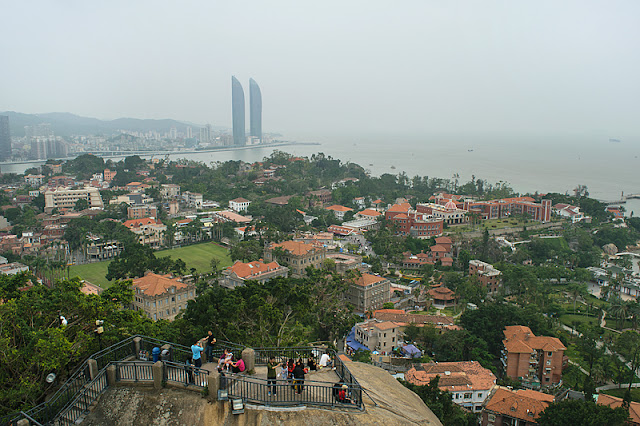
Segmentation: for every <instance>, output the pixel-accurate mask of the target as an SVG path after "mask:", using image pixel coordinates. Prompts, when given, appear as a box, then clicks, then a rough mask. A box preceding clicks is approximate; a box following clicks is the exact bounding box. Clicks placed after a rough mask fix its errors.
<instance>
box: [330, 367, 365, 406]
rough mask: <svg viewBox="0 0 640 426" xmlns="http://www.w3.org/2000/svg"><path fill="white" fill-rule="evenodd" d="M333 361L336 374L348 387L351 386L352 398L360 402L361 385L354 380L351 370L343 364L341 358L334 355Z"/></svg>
mask: <svg viewBox="0 0 640 426" xmlns="http://www.w3.org/2000/svg"><path fill="white" fill-rule="evenodd" d="M334 362H335V366H336V374H337V375H338V376H340V379H341V381H342V383H344V384H346V385H348V386H349V387H350V390H351V388H353V390H352V393H353V394H354V395H353V398H354V399H355V400H357V401H360V403H362V386H360V383H358V380H356V378H355V377H354V376H353V375H352V374H351V372H350V371H349V369H348V368H347V367H346V365H344V363H343V362H342V359H340V357H339V356H337V355H335V356H334Z"/></svg>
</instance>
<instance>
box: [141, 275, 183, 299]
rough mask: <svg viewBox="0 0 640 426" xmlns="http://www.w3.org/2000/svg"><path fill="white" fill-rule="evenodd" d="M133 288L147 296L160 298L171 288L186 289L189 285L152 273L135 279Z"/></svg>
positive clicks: (168, 276) (167, 276) (169, 276)
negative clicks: (159, 296)
mask: <svg viewBox="0 0 640 426" xmlns="http://www.w3.org/2000/svg"><path fill="white" fill-rule="evenodd" d="M133 287H135V288H139V289H140V290H141V291H142V292H143V293H144V294H145V295H147V296H158V295H160V294H164V293H167V292H168V291H169V289H170V288H171V287H175V288H176V289H184V288H187V287H189V285H188V284H186V283H183V282H182V281H180V280H179V279H178V278H173V277H172V276H171V275H158V274H154V273H153V272H150V273H148V274H146V275H145V276H144V277H140V278H136V279H134V280H133Z"/></svg>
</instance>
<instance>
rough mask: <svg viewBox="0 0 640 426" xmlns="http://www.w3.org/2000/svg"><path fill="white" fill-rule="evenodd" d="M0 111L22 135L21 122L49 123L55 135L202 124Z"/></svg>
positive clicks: (180, 128)
mask: <svg viewBox="0 0 640 426" xmlns="http://www.w3.org/2000/svg"><path fill="white" fill-rule="evenodd" d="M0 115H7V116H9V126H10V128H11V134H12V135H13V136H17V137H20V136H24V126H34V125H36V124H41V123H49V124H50V125H51V129H52V130H53V132H54V133H55V134H56V136H71V135H89V134H94V135H97V134H104V135H111V134H113V133H114V132H116V131H117V130H130V131H138V132H147V131H156V132H160V133H165V132H168V131H169V129H170V128H172V127H175V128H176V129H178V132H183V133H184V132H186V128H187V127H188V126H191V127H192V128H193V134H194V135H196V134H197V133H198V132H199V129H200V127H202V125H199V124H191V123H185V122H182V121H177V120H171V119H164V120H151V119H138V118H118V119H116V120H99V119H97V118H90V117H81V116H79V115H75V114H71V113H68V112H49V113H44V114H23V113H20V112H15V111H5V112H0ZM212 128H213V129H214V130H222V129H225V128H224V127H220V126H212Z"/></svg>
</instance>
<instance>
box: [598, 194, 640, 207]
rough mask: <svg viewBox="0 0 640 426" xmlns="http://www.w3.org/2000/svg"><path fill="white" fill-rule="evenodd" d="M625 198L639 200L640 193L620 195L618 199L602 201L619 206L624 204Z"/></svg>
mask: <svg viewBox="0 0 640 426" xmlns="http://www.w3.org/2000/svg"><path fill="white" fill-rule="evenodd" d="M627 200H640V194H628V195H622V196H621V197H620V199H619V200H615V201H602V202H603V203H604V204H606V205H608V206H619V205H622V204H625V203H626V202H627Z"/></svg>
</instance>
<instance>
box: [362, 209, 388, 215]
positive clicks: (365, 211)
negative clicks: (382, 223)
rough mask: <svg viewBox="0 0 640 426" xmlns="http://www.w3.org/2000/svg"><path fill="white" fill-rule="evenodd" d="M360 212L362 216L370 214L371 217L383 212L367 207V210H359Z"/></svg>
mask: <svg viewBox="0 0 640 426" xmlns="http://www.w3.org/2000/svg"><path fill="white" fill-rule="evenodd" d="M358 214H359V215H360V216H370V217H378V216H382V213H380V212H379V211H377V210H373V209H365V210H362V211H361V212H358Z"/></svg>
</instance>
